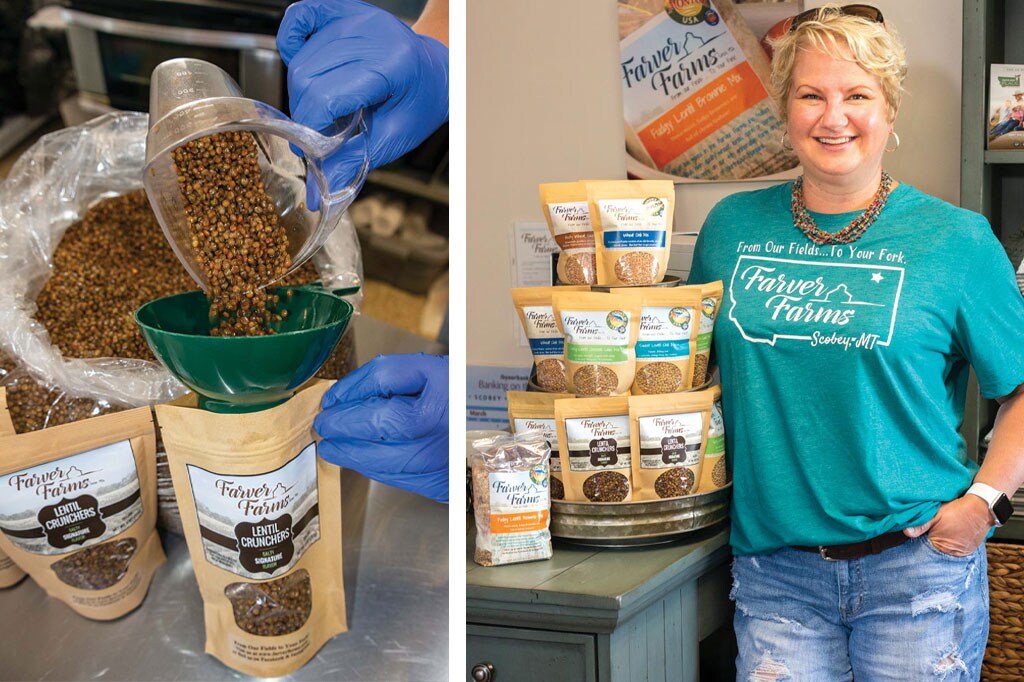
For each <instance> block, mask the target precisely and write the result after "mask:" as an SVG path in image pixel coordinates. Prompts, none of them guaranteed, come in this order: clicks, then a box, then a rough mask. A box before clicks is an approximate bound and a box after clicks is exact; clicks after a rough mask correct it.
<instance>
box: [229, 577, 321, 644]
mask: <svg viewBox="0 0 1024 682" xmlns="http://www.w3.org/2000/svg"><path fill="white" fill-rule="evenodd" d="M224 596H225V597H227V598H228V601H230V602H231V610H232V612H233V613H234V615H235V625H237V626H238V627H239V628H241V629H242V630H244V631H245V632H248V633H249V634H251V635H262V636H264V637H279V636H281V635H287V634H288V633H290V632H295V631H296V630H298V629H299V628H301V627H302V626H303V625H305V624H306V621H307V620H308V619H309V614H310V612H311V611H312V610H313V588H312V586H311V585H310V581H309V572H308V571H306V569H304V568H300V569H299V570H297V571H294V572H292V573H288V574H286V575H284V576H282V577H280V578H278V579H276V580H268V581H267V582H263V583H231V584H230V585H228V586H227V587H225V588H224Z"/></svg>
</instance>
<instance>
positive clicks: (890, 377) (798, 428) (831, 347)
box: [690, 183, 1024, 555]
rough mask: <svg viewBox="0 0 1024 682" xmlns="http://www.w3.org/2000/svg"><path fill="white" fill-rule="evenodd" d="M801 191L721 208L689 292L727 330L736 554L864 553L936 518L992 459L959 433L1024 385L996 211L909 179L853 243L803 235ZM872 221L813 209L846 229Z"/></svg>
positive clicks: (754, 196)
mask: <svg viewBox="0 0 1024 682" xmlns="http://www.w3.org/2000/svg"><path fill="white" fill-rule="evenodd" d="M791 190H792V183H786V184H783V185H778V186H775V187H771V188H769V189H764V190H759V191H754V192H743V193H739V194H734V195H732V196H730V197H727V198H726V199H724V200H722V201H721V202H720V203H719V204H718V205H717V206H715V208H714V209H713V210H712V211H711V214H710V215H709V216H708V218H707V220H706V221H705V223H704V227H703V228H702V229H701V233H700V237H699V238H698V240H697V246H696V250H695V253H694V258H693V266H692V270H691V273H690V283H691V284H695V283H704V282H712V281H715V280H718V279H721V280H722V282H723V284H724V289H725V292H724V296H723V300H722V306H721V308H720V312H719V315H718V319H717V321H716V325H715V336H714V344H715V353H716V356H717V358H718V364H719V368H720V370H721V377H722V403H723V416H724V419H725V426H726V444H727V455H728V457H729V463H730V464H731V468H732V472H733V482H734V490H733V513H732V518H733V527H732V546H733V551H734V552H735V553H736V554H739V555H747V554H762V553H767V552H771V551H773V550H775V549H778V548H779V547H783V546H787V545H810V546H816V545H833V544H842V543H848V542H858V541H861V540H865V539H867V538H871V537H874V536H876V535H880V534H882V533H886V532H889V531H892V530H897V529H902V528H906V527H907V526H912V525H916V524H919V523H922V522H924V521H926V520H927V519H929V518H931V516H932V515H934V513H935V511H936V510H937V509H938V506H939V504H940V503H941V502H944V501H948V500H952V499H954V498H956V497H959V496H960V495H961V494H963V492H964V490H966V489H967V487H968V486H969V485H970V483H971V480H972V479H973V477H974V473H975V471H976V470H977V465H976V464H975V463H974V462H972V461H971V460H970V459H968V457H967V456H966V448H965V443H964V441H963V439H962V438H961V436H960V434H959V432H958V428H959V427H960V425H961V422H962V420H963V414H964V399H965V395H966V391H967V378H968V374H969V367H973V368H974V370H975V373H976V374H977V377H978V381H979V384H980V386H981V392H982V394H983V395H984V396H986V397H990V398H993V397H1001V396H1004V395H1007V394H1009V393H1010V392H1012V391H1013V390H1014V389H1015V388H1016V387H1017V386H1018V385H1019V384H1021V383H1024V299H1022V298H1021V294H1020V291H1019V290H1018V289H1017V286H1016V283H1015V280H1014V273H1013V268H1012V267H1011V266H1010V263H1009V260H1008V259H1007V257H1006V254H1005V253H1004V252H1003V250H1002V247H1001V246H1000V245H999V242H998V241H997V239H996V238H995V236H994V235H993V233H992V229H991V228H990V227H989V225H988V222H987V221H986V220H985V219H984V218H983V217H982V216H980V215H978V214H976V213H972V212H970V211H966V210H964V209H960V208H957V207H955V206H952V205H951V204H948V203H946V202H944V201H941V200H939V199H936V198H934V197H930V196H928V195H926V194H924V193H922V192H920V191H918V190H916V189H914V188H913V187H911V186H909V185H906V184H901V185H899V186H898V187H896V189H894V190H893V192H892V194H891V195H890V197H889V201H888V204H887V205H886V207H885V209H884V210H883V211H882V213H881V215H880V216H879V218H878V219H877V220H876V221H875V223H874V224H873V225H872V226H871V227H869V228H868V230H867V232H865V234H864V235H863V236H862V237H861V238H860V239H858V240H857V241H856V242H854V243H853V244H850V245H836V246H830V245H825V246H818V245H815V244H814V243H813V242H811V241H810V240H809V239H807V237H805V236H804V235H803V233H801V232H800V231H798V230H797V229H796V228H795V227H794V226H793V217H792V213H791V212H790V196H791ZM858 214H859V212H855V213H845V214H836V215H825V214H812V215H813V217H814V219H815V221H816V222H817V224H818V226H819V227H821V228H822V229H824V230H826V231H829V232H835V231H838V230H839V229H841V228H842V227H844V226H845V225H847V224H848V223H850V221H852V220H853V219H854V218H855V217H856V216H857V215H858Z"/></svg>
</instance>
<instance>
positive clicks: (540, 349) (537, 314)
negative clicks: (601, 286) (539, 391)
mask: <svg viewBox="0 0 1024 682" xmlns="http://www.w3.org/2000/svg"><path fill="white" fill-rule="evenodd" d="M556 290H557V291H589V290H590V287H586V286H565V287H523V288H520V289H513V290H512V303H513V305H515V307H516V312H517V313H518V314H519V321H520V322H522V323H523V331H524V332H525V333H526V338H527V340H528V341H529V342H530V352H531V353H533V362H534V364H536V365H537V385H538V386H540V387H541V388H543V389H544V390H545V391H554V392H555V393H561V392H562V391H564V390H566V389H565V349H564V344H565V339H564V337H563V336H562V331H561V330H560V329H559V328H558V324H557V323H556V322H555V313H554V312H553V311H552V309H551V294H552V292H554V291H556Z"/></svg>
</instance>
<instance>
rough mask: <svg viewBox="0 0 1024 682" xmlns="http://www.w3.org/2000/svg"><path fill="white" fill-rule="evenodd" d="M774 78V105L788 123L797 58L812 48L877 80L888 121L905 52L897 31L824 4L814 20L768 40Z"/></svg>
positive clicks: (900, 88)
mask: <svg viewBox="0 0 1024 682" xmlns="http://www.w3.org/2000/svg"><path fill="white" fill-rule="evenodd" d="M771 44H772V50H773V56H772V75H771V82H770V83H769V86H768V90H769V92H770V94H771V96H772V99H774V100H775V104H776V106H777V107H778V110H779V116H780V117H781V118H782V120H783V121H785V120H786V118H787V116H788V112H787V111H786V104H787V100H788V98H789V90H790V88H791V87H792V83H793V66H794V65H795V64H796V56H797V53H798V52H799V51H800V50H802V49H807V48H808V47H812V48H814V49H817V50H821V51H822V52H824V53H826V54H828V55H831V56H832V57H834V58H837V59H846V58H847V55H846V54H845V50H847V49H848V50H849V54H850V55H852V57H853V61H854V62H856V63H857V65H858V66H860V67H861V68H862V69H864V70H865V71H867V72H868V73H870V74H872V75H874V76H877V77H878V80H879V81H881V84H882V92H883V94H884V95H885V100H886V103H887V104H888V105H889V120H890V121H891V120H893V119H895V118H896V112H897V110H899V106H900V98H901V97H902V96H903V92H904V90H903V80H904V79H905V78H906V76H907V51H906V49H905V48H904V47H903V42H902V41H901V40H900V38H899V36H898V35H897V34H896V30H895V29H893V28H890V27H886V26H885V25H884V24H881V23H879V22H877V21H871V20H870V19H866V18H864V17H858V16H854V15H848V14H843V12H842V9H841V7H840V6H839V5H837V4H828V5H824V6H823V7H821V8H820V9H819V10H818V16H817V17H816V18H814V19H810V20H808V21H805V22H803V23H801V24H800V25H799V26H797V27H796V29H795V30H793V31H791V32H786V33H783V34H782V35H781V36H779V37H778V38H776V39H775V40H773V41H772V43H771Z"/></svg>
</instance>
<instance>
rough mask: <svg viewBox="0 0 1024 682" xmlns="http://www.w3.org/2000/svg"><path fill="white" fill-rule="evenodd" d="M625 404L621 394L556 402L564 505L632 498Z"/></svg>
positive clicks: (626, 405)
mask: <svg viewBox="0 0 1024 682" xmlns="http://www.w3.org/2000/svg"><path fill="white" fill-rule="evenodd" d="M628 401H629V399H628V398H627V397H625V396H623V397H620V398H571V399H567V400H556V401H555V424H556V426H557V427H558V452H559V456H560V457H561V459H562V481H563V483H564V484H565V499H566V501H568V502H628V501H630V500H632V499H633V484H632V477H633V472H632V467H631V464H630V460H631V450H630V442H629V402H628Z"/></svg>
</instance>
